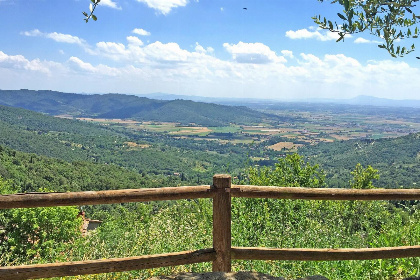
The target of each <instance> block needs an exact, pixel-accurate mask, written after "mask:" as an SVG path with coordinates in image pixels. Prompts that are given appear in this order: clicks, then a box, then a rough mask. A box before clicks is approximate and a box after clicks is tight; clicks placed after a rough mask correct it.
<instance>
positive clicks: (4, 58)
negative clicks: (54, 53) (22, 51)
mask: <svg viewBox="0 0 420 280" xmlns="http://www.w3.org/2000/svg"><path fill="white" fill-rule="evenodd" d="M0 68H10V69H22V70H29V71H39V72H43V73H49V72H50V71H49V69H48V67H47V66H46V65H44V63H42V62H41V60H39V59H34V60H28V59H26V58H25V57H24V56H22V55H7V54H5V53H4V52H2V51H0Z"/></svg>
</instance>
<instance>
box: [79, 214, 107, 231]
mask: <svg viewBox="0 0 420 280" xmlns="http://www.w3.org/2000/svg"><path fill="white" fill-rule="evenodd" d="M77 216H78V217H82V226H81V228H80V231H81V232H82V236H86V235H88V233H89V231H92V230H95V229H97V228H98V227H99V226H100V225H101V224H102V221H99V220H92V219H87V218H86V216H85V211H80V212H79V214H78V215H77Z"/></svg>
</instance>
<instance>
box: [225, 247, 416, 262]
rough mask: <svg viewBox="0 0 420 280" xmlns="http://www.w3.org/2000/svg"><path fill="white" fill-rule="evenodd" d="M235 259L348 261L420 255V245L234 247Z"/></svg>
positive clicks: (233, 256)
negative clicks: (378, 246)
mask: <svg viewBox="0 0 420 280" xmlns="http://www.w3.org/2000/svg"><path fill="white" fill-rule="evenodd" d="M231 250H232V259H235V260H283V261H346V260H376V259H396V258H409V257H419V256H420V246H401V247H383V248H361V249H353V248H349V249H311V248H297V249H294V248H293V249H271V248H255V247H251V248H244V247H232V249H231Z"/></svg>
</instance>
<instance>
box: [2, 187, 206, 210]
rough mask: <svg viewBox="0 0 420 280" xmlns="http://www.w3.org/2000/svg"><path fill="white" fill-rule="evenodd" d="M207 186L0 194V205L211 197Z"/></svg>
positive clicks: (74, 203)
mask: <svg viewBox="0 0 420 280" xmlns="http://www.w3.org/2000/svg"><path fill="white" fill-rule="evenodd" d="M211 197H213V193H212V192H211V191H210V186H186V187H169V188H156V189H149V188H143V189H126V190H109V191H87V192H66V193H25V194H12V195H0V209H11V208H30V207H51V206H69V205H94V204H111V203H123V202H140V201H159V200H177V199H193V198H211Z"/></svg>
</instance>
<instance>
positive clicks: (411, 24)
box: [313, 0, 420, 57]
mask: <svg viewBox="0 0 420 280" xmlns="http://www.w3.org/2000/svg"><path fill="white" fill-rule="evenodd" d="M318 1H320V2H324V0H318ZM418 1H419V0H397V1H388V0H365V1H358V0H331V3H338V4H340V5H341V6H342V7H343V8H344V10H343V11H342V13H337V15H338V17H339V18H340V19H341V20H342V22H341V23H337V22H332V21H331V20H327V19H326V18H325V17H324V18H323V19H321V16H315V17H313V19H314V21H315V23H316V24H318V26H319V27H321V28H323V29H328V30H329V31H331V32H337V33H338V35H339V39H338V40H337V42H338V41H341V40H343V39H344V37H345V35H347V34H355V33H362V32H369V33H370V34H372V35H374V36H376V37H378V38H380V39H381V40H384V41H385V43H384V44H380V45H378V47H379V48H382V49H386V50H387V51H388V52H389V53H390V55H391V56H393V57H397V56H404V55H406V54H408V53H410V52H412V51H414V49H415V46H414V44H413V45H411V46H410V47H401V46H399V45H397V46H396V45H395V43H397V42H399V41H400V40H401V39H407V38H418V36H419V28H418V26H416V25H418V23H419V21H420V16H418V15H416V14H415V13H414V12H413V10H412V9H413V8H414V7H415V6H416V5H415V3H417V2H418Z"/></svg>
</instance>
